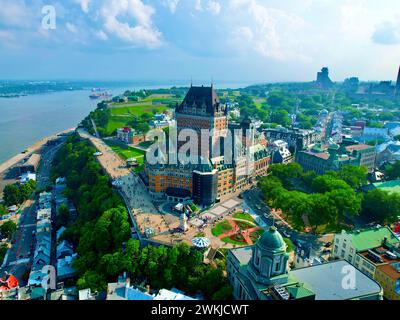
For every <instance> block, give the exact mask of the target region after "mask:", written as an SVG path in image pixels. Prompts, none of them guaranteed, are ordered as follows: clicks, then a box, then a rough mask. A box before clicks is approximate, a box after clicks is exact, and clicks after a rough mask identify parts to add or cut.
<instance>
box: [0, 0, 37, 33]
mask: <svg viewBox="0 0 400 320" xmlns="http://www.w3.org/2000/svg"><path fill="white" fill-rule="evenodd" d="M0 8H1V10H0V23H4V24H6V25H9V26H15V27H27V26H29V25H30V18H31V13H30V11H29V9H28V7H27V6H26V4H25V1H23V0H12V1H9V0H0Z"/></svg>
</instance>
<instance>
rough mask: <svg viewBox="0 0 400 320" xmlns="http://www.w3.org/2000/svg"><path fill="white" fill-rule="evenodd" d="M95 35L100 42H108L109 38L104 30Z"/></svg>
mask: <svg viewBox="0 0 400 320" xmlns="http://www.w3.org/2000/svg"><path fill="white" fill-rule="evenodd" d="M95 34H96V37H97V38H98V39H100V40H103V41H106V40H108V36H107V34H106V33H105V32H104V31H103V30H99V31H97V32H96V33H95Z"/></svg>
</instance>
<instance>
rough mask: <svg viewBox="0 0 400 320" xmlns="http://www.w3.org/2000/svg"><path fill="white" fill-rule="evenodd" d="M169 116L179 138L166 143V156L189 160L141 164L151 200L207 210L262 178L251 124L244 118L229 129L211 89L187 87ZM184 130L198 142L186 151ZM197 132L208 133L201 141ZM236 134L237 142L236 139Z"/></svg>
mask: <svg viewBox="0 0 400 320" xmlns="http://www.w3.org/2000/svg"><path fill="white" fill-rule="evenodd" d="M175 116H176V126H177V127H176V135H177V138H179V137H180V136H181V137H180V138H181V139H177V141H176V142H175V143H174V142H173V141H172V143H171V142H170V145H169V146H168V147H169V152H171V150H172V149H171V148H175V152H176V154H178V155H181V154H183V153H185V155H188V158H190V159H192V160H194V161H186V162H183V161H180V160H179V157H177V158H178V161H177V163H172V162H170V161H168V159H167V158H168V156H167V155H165V158H166V161H164V162H163V163H158V164H150V163H149V162H148V161H146V162H145V173H146V181H147V184H148V190H149V192H150V194H151V195H152V196H153V198H155V199H158V198H165V197H168V199H169V200H170V201H174V202H181V201H185V200H189V199H193V200H194V201H195V203H197V204H199V205H203V206H209V205H212V204H214V203H215V202H217V201H218V200H219V199H220V198H221V197H223V196H225V195H228V194H230V193H234V192H236V191H240V190H242V189H244V188H246V187H247V186H248V185H249V184H250V183H251V182H252V181H253V180H254V179H255V178H256V177H257V176H262V175H265V174H266V173H267V168H268V165H269V163H270V154H269V152H268V151H267V148H266V147H265V146H264V145H262V144H261V143H260V142H259V141H257V139H256V138H255V136H254V126H253V124H252V122H251V121H249V120H248V119H245V120H244V121H243V122H242V123H241V124H240V125H238V126H237V125H229V123H228V111H227V108H226V106H225V105H224V104H222V103H220V101H219V98H218V95H217V93H216V92H215V90H214V88H213V87H193V86H192V87H191V88H190V89H189V91H188V93H187V95H186V97H185V98H184V100H183V102H182V103H181V104H180V105H177V107H176V111H175ZM185 129H191V130H192V132H195V133H196V136H197V138H198V139H197V141H195V142H194V144H192V145H191V148H188V149H186V148H185V146H187V145H188V143H189V142H190V138H189V137H186V132H185ZM202 130H203V131H205V132H208V133H209V136H208V137H207V138H206V139H202ZM238 133H240V138H239V139H236V138H235V137H236V135H237V134H238ZM185 138H187V139H186V140H185ZM170 140H171V139H170ZM180 140H182V141H180ZM173 143H174V145H172V144H173ZM229 146H230V147H231V148H229ZM182 150H184V152H183V151H182ZM167 153H168V152H167ZM169 157H171V153H169Z"/></svg>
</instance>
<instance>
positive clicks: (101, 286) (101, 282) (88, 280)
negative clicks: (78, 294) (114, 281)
mask: <svg viewBox="0 0 400 320" xmlns="http://www.w3.org/2000/svg"><path fill="white" fill-rule="evenodd" d="M77 287H78V290H83V289H88V288H90V289H91V290H92V292H104V291H105V290H106V289H107V281H106V279H105V277H104V276H103V275H101V274H99V273H97V272H95V271H87V272H85V274H84V275H83V276H82V277H81V278H79V279H78V281H77Z"/></svg>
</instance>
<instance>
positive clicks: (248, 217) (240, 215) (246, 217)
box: [233, 212, 256, 223]
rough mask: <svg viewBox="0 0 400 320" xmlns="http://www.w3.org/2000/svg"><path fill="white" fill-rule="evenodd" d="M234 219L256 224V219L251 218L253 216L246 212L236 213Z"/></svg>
mask: <svg viewBox="0 0 400 320" xmlns="http://www.w3.org/2000/svg"><path fill="white" fill-rule="evenodd" d="M233 218H234V219H240V220H246V221H250V222H252V223H256V222H255V221H254V219H253V218H252V217H251V215H249V214H248V213H244V212H239V213H235V214H234V215H233Z"/></svg>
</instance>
